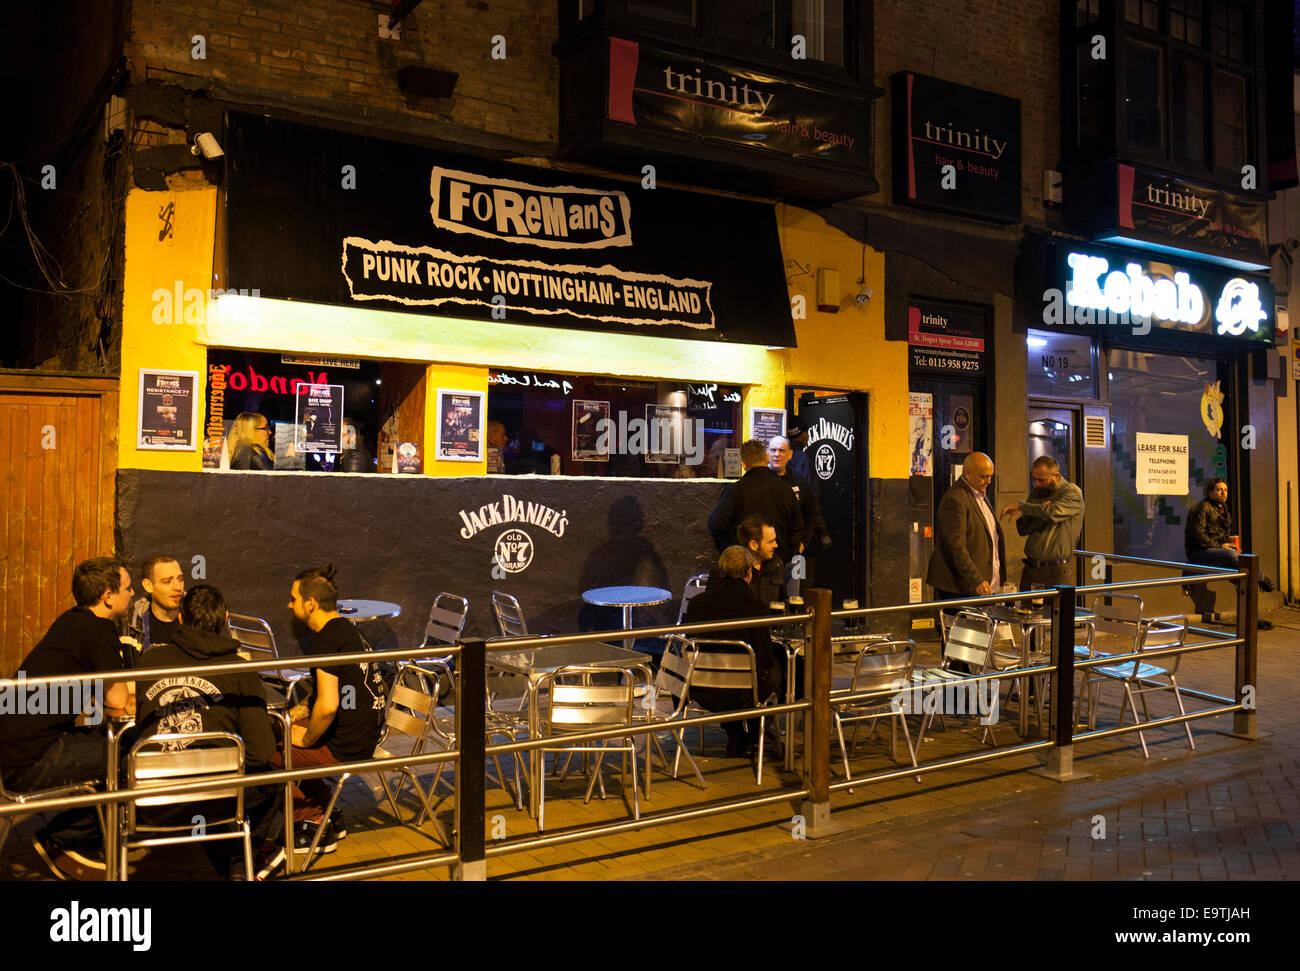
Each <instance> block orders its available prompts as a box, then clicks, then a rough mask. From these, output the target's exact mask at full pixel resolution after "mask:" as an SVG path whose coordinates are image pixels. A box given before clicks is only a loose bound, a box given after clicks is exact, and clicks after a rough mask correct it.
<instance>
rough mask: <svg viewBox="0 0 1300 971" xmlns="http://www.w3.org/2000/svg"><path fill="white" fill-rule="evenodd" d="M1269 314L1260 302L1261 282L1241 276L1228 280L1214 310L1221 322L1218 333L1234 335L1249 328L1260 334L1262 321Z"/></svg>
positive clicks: (1216, 317)
mask: <svg viewBox="0 0 1300 971" xmlns="http://www.w3.org/2000/svg"><path fill="white" fill-rule="evenodd" d="M1267 316H1268V314H1267V313H1265V311H1264V307H1263V305H1261V304H1260V302H1259V284H1256V283H1251V282H1249V281H1248V280H1243V279H1241V277H1237V278H1236V279H1233V280H1229V281H1228V284H1227V286H1225V287H1224V288H1223V293H1222V294H1221V295H1220V296H1219V305H1218V307H1216V308H1215V310H1214V319H1215V320H1217V321H1218V322H1219V328H1218V333H1220V334H1229V335H1231V336H1233V337H1236V336H1238V335H1240V334H1244V333H1246V331H1247V330H1249V331H1250V332H1251V333H1254V334H1258V333H1259V325H1260V322H1261V321H1263V320H1264V318H1265V317H1267Z"/></svg>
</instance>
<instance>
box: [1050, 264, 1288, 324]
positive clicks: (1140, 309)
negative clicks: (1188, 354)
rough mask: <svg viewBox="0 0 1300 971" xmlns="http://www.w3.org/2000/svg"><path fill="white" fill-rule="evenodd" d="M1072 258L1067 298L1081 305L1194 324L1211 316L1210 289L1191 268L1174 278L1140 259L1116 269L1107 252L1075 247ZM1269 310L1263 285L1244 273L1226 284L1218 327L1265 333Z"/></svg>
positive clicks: (1216, 308) (1218, 316)
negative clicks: (1153, 272)
mask: <svg viewBox="0 0 1300 971" xmlns="http://www.w3.org/2000/svg"><path fill="white" fill-rule="evenodd" d="M1066 262H1067V263H1068V264H1069V266H1070V269H1071V270H1072V274H1071V277H1070V285H1069V289H1068V290H1066V293H1065V299H1066V302H1067V303H1070V304H1072V305H1074V306H1076V307H1085V308H1090V309H1093V310H1108V311H1110V312H1111V313H1113V314H1128V315H1129V316H1131V317H1136V318H1139V319H1141V318H1147V317H1155V318H1157V319H1158V320H1169V321H1174V322H1177V323H1183V324H1192V325H1196V324H1199V323H1201V321H1202V320H1204V319H1205V293H1204V292H1203V291H1202V290H1201V288H1200V287H1199V286H1197V285H1196V284H1195V283H1193V282H1192V278H1191V276H1190V274H1188V273H1186V272H1185V271H1182V270H1179V271H1177V272H1175V273H1174V275H1173V279H1169V278H1168V277H1160V278H1157V279H1152V278H1151V277H1150V276H1148V275H1147V274H1146V273H1144V272H1143V271H1142V266H1141V264H1139V263H1129V264H1127V265H1126V266H1125V267H1124V269H1123V270H1112V269H1111V268H1110V262H1109V261H1108V260H1107V259H1106V258H1105V257H1102V256H1089V255H1087V254H1086V253H1070V254H1068V255H1067V256H1066ZM1266 316H1267V314H1266V313H1265V311H1264V309H1263V307H1262V306H1261V305H1260V301H1259V286H1258V285H1257V284H1254V283H1251V282H1250V281H1248V280H1243V279H1241V278H1240V277H1237V278H1234V279H1232V280H1229V281H1228V282H1227V284H1225V285H1224V288H1223V291H1222V293H1221V294H1220V296H1219V301H1218V304H1217V306H1216V307H1215V311H1214V318H1215V320H1217V321H1218V328H1217V333H1219V334H1227V335H1230V336H1239V335H1241V334H1244V333H1245V332H1246V331H1247V330H1249V331H1251V332H1252V333H1256V334H1257V333H1259V326H1260V323H1261V321H1263V320H1264V319H1265V317H1266Z"/></svg>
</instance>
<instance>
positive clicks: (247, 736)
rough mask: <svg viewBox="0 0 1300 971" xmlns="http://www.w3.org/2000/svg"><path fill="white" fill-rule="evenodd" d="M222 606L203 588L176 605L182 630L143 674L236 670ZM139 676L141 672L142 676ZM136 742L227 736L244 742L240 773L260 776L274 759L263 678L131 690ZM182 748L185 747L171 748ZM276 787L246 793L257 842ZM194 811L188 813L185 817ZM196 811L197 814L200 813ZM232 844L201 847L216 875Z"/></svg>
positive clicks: (251, 675)
mask: <svg viewBox="0 0 1300 971" xmlns="http://www.w3.org/2000/svg"><path fill="white" fill-rule="evenodd" d="M228 617H229V613H228V611H227V610H226V600H225V598H224V597H223V596H222V595H221V591H219V590H218V589H217V588H216V587H214V586H211V585H209V584H206V583H204V584H200V585H198V586H196V587H194V588H193V589H192V590H190V591H189V592H188V593H186V594H185V599H184V600H183V601H181V626H180V627H178V628H177V629H176V632H175V633H174V634H173V635H172V642H171V643H170V644H156V645H154V646H153V647H151V648H150V649H149V650H147V651H145V653H144V655H143V657H141V659H140V668H142V669H143V668H179V667H187V666H194V665H201V664H237V663H239V662H241V661H243V660H244V659H243V658H242V657H240V656H239V654H238V651H239V641H237V640H235V639H234V638H233V637H231V636H230V632H229V628H228V627H227V618H228ZM141 673H142V674H143V671H142V672H141ZM136 703H137V706H138V708H139V716H138V721H139V724H140V737H141V738H148V737H150V736H152V735H197V734H198V733H199V732H230V733H232V734H235V735H238V736H239V737H240V738H242V739H243V741H244V769H245V771H246V772H250V773H252V772H264V771H266V770H267V769H268V768H269V767H270V763H271V757H272V756H273V755H274V754H275V737H274V735H272V733H271V718H270V715H269V714H268V713H267V710H266V696H265V694H264V693H263V690H262V679H261V678H260V677H259V676H258V674H257V672H256V671H242V672H239V673H236V674H188V675H178V676H173V677H168V678H160V679H158V680H156V681H149V680H144V679H142V680H140V681H139V682H138V683H137V688H136ZM176 744H177V746H178V747H180V748H184V747H186V744H187V743H185V742H178V743H176ZM279 793H280V787H279V786H272V787H269V790H267V789H262V788H254V787H250V788H248V789H246V790H245V793H244V812H245V814H246V815H247V817H248V819H249V821H250V822H251V823H252V825H253V828H254V830H255V831H256V832H257V833H258V834H259V835H265V834H267V833H268V832H269V831H270V829H271V827H272V825H273V824H274V822H275V820H273V819H271V818H270V817H271V816H272V815H273V813H272V810H273V809H274V808H275V806H276V804H277V803H278V796H279ZM192 808H193V807H185V818H187V819H188V818H189V817H190V815H192V813H191V809H192ZM200 808H201V807H200ZM233 846H234V844H233V842H228V841H221V842H218V843H205V844H204V847H205V849H207V850H208V853H209V856H210V857H211V859H212V862H213V865H214V866H216V867H217V869H218V870H219V871H224V870H226V869H227V868H228V867H229V863H230V856H231V848H232V847H233Z"/></svg>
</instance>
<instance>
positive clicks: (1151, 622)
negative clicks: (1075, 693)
mask: <svg viewBox="0 0 1300 971" xmlns="http://www.w3.org/2000/svg"><path fill="white" fill-rule="evenodd" d="M1120 597H1124V599H1123V600H1119V598H1120ZM1111 599H1112V601H1118V602H1112V603H1110V604H1107V603H1104V602H1103V598H1102V597H1100V596H1098V597H1094V598H1093V600H1092V602H1091V603H1090V604H1089V606H1090V608H1091V610H1092V612H1093V614H1094V615H1095V616H1094V617H1093V625H1094V626H1095V627H1096V629H1097V630H1098V631H1102V632H1104V633H1106V634H1114V635H1117V636H1118V637H1120V638H1121V639H1122V641H1123V642H1126V647H1127V646H1128V645H1131V647H1128V649H1127V650H1125V651H1123V653H1126V654H1141V653H1142V652H1143V651H1146V650H1150V649H1152V648H1162V647H1175V646H1177V647H1182V646H1183V645H1184V644H1185V643H1186V642H1187V616H1186V615H1185V614H1179V615H1173V616H1167V617H1143V616H1142V600H1141V598H1140V597H1133V596H1126V595H1123V594H1112V595H1111ZM1134 601H1136V603H1134ZM1130 637H1131V638H1132V639H1131V641H1130V640H1129V638H1130ZM1181 660H1182V655H1181V654H1175V655H1173V663H1172V664H1170V665H1169V667H1168V668H1163V667H1159V666H1157V665H1155V664H1148V663H1147V662H1145V661H1143V660H1142V659H1141V657H1137V658H1134V659H1133V660H1131V661H1117V662H1116V663H1114V664H1107V665H1099V666H1098V667H1095V668H1089V669H1088V671H1087V673H1088V675H1089V676H1088V677H1085V679H1084V688H1085V691H1087V692H1089V710H1088V719H1089V720H1088V725H1089V727H1090V728H1091V727H1093V726H1094V725H1095V724H1096V698H1095V696H1094V695H1093V694H1092V692H1094V691H1096V692H1099V691H1100V688H1101V686H1102V685H1103V684H1105V683H1107V682H1108V681H1117V682H1119V683H1120V684H1122V685H1123V686H1124V701H1122V702H1121V703H1120V709H1119V724H1120V726H1121V727H1122V726H1123V725H1124V711H1125V705H1127V707H1128V708H1131V709H1132V711H1133V722H1134V724H1141V722H1142V719H1141V718H1139V717H1138V713H1137V703H1136V701H1135V700H1134V698H1135V696H1137V697H1140V698H1141V699H1142V714H1143V715H1144V716H1145V718H1146V720H1147V721H1150V720H1151V712H1150V711H1149V710H1148V708H1147V699H1146V696H1147V695H1148V694H1150V693H1151V692H1153V691H1172V692H1173V693H1174V700H1175V701H1176V702H1177V704H1178V711H1179V713H1180V714H1183V715H1186V714H1187V708H1186V707H1185V706H1184V705H1183V696H1182V692H1180V691H1179V690H1178V678H1177V677H1176V676H1175V672H1176V671H1177V670H1178V663H1179V662H1180V661H1181ZM1159 678H1167V679H1168V683H1167V684H1161V683H1160V682H1159V681H1158V680H1157V679H1159ZM1183 731H1184V732H1186V734H1187V745H1188V747H1189V748H1190V749H1191V750H1192V751H1195V750H1196V741H1195V739H1193V738H1192V726H1191V725H1190V724H1188V723H1187V722H1183ZM1138 739H1139V741H1141V743H1142V754H1143V756H1144V757H1146V758H1148V759H1149V758H1150V757H1151V752H1150V751H1149V750H1148V749H1147V739H1146V733H1145V732H1142V731H1139V732H1138Z"/></svg>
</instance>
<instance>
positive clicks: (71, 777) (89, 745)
mask: <svg viewBox="0 0 1300 971" xmlns="http://www.w3.org/2000/svg"><path fill="white" fill-rule="evenodd" d="M107 769H108V745H107V739H106V737H105V735H104V733H103V732H101V731H99V730H98V729H86V728H78V729H74V730H73V731H70V732H68V733H66V734H65V735H61V736H60V737H58V738H56V739H55V740H54V741H53V742H51V743H50V744H49V745H47V746H46V747H45V749H44V750H43V751H42V752H41V756H40V758H39V759H37V760H36V763H35V764H34V765H29V766H24V767H23V768H20V769H8V770H6V771H5V786H6V787H7V788H9V789H12V790H14V791H15V792H30V791H33V790H36V789H49V788H53V787H55V786H62V785H67V784H69V783H73V782H87V781H90V780H102V779H103V778H104V774H105V772H106V771H107ZM37 836H38V837H39V838H40V839H41V841H42V842H45V843H51V844H55V845H57V846H65V845H72V846H73V847H74V848H76V849H86V850H88V849H93V848H96V847H99V846H101V845H102V843H101V842H100V832H99V817H98V816H97V815H96V813H95V811H94V810H93V809H69V810H68V811H67V812H63V813H59V815H57V816H55V817H54V818H53V819H51V820H50V821H49V822H48V823H47V824H46V825H45V827H44V828H43V829H42V830H41V831H40V832H39V833H38V834H37Z"/></svg>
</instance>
